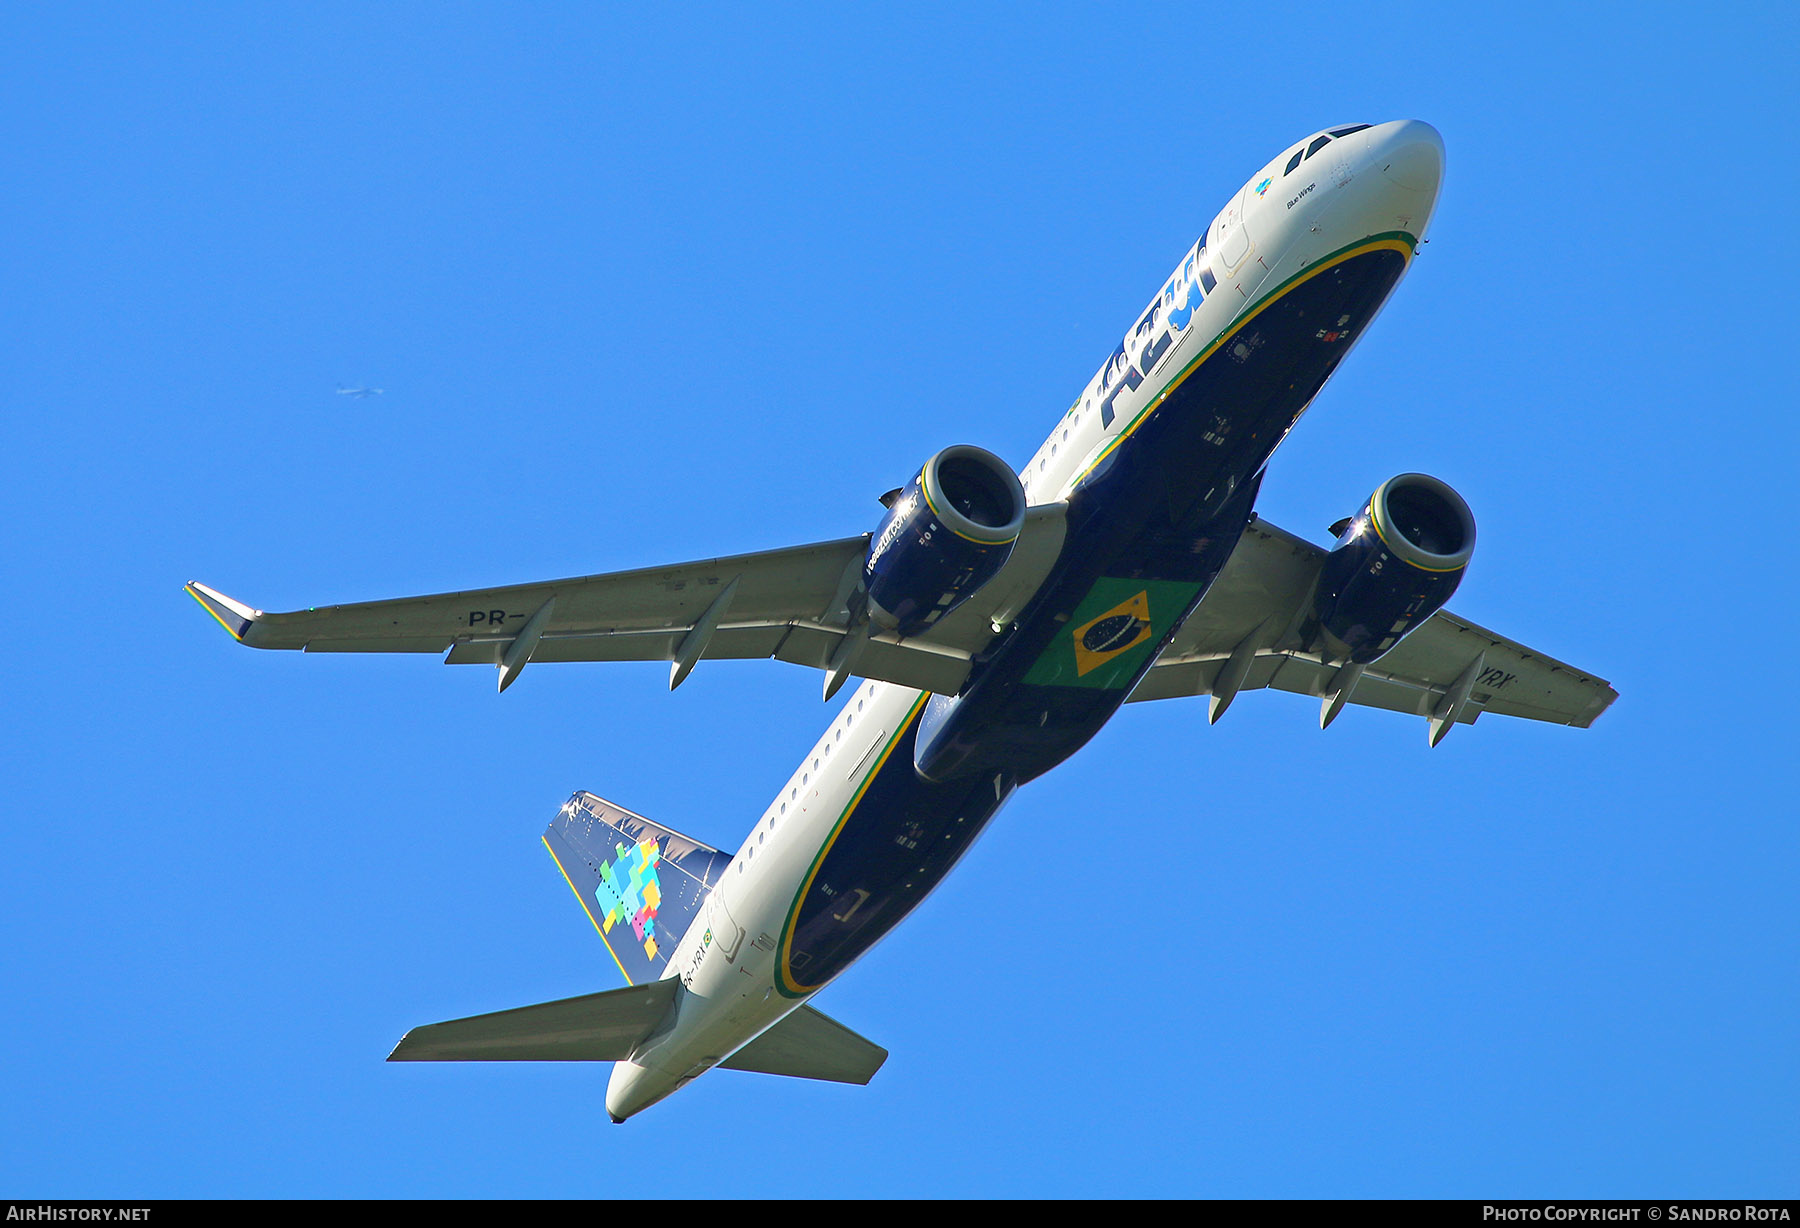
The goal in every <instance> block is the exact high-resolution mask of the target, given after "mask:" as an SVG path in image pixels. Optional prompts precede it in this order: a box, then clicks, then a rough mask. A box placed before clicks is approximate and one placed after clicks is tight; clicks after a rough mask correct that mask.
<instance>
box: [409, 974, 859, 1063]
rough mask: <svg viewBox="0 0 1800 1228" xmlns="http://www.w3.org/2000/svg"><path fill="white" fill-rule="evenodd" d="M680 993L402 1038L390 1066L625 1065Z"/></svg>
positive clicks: (659, 991)
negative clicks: (409, 1064)
mask: <svg viewBox="0 0 1800 1228" xmlns="http://www.w3.org/2000/svg"><path fill="white" fill-rule="evenodd" d="M679 987H680V982H679V981H677V980H675V979H674V978H670V979H669V980H666V981H652V982H651V983H650V984H648V985H632V986H629V987H627V988H625V989H610V990H608V991H606V992H605V993H590V994H583V995H582V996H581V997H579V998H563V999H562V1000H561V1001H558V1002H540V1003H538V1004H537V1005H536V1006H521V1007H519V1008H517V1009H516V1010H510V1011H495V1012H493V1013H492V1014H489V1015H471V1016H470V1017H469V1018H467V1019H452V1020H450V1021H449V1022H448V1023H430V1024H426V1025H425V1026H424V1027H422V1028H414V1029H413V1030H412V1031H410V1032H408V1033H407V1034H406V1035H405V1036H402V1037H401V1038H400V1043H399V1044H398V1045H395V1046H394V1051H393V1052H392V1053H390V1054H388V1061H390V1062H617V1061H622V1060H623V1059H625V1058H628V1057H630V1056H631V1051H632V1050H633V1049H635V1048H636V1047H637V1046H638V1044H639V1042H641V1041H642V1040H643V1039H644V1038H645V1037H646V1036H649V1035H650V1033H651V1032H653V1031H655V1030H656V1026H657V1024H659V1023H661V1022H662V1020H663V1016H664V1015H666V1014H668V1011H669V1006H670V1004H671V1003H672V1002H674V1001H675V993H676V990H677V989H678V988H679ZM863 1043H864V1044H867V1043H868V1042H867V1041H864V1042H863Z"/></svg>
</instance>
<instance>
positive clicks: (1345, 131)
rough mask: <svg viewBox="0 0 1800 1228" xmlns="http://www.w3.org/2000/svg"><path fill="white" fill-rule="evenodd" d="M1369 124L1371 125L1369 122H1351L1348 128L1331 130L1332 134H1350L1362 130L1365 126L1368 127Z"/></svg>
mask: <svg viewBox="0 0 1800 1228" xmlns="http://www.w3.org/2000/svg"><path fill="white" fill-rule="evenodd" d="M1368 126H1369V125H1367V124H1351V125H1350V126H1349V127H1348V128H1333V129H1332V130H1331V135H1332V136H1349V135H1350V134H1351V133H1352V132H1361V131H1362V130H1363V129H1364V128H1367V127H1368Z"/></svg>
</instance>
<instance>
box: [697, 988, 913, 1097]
mask: <svg viewBox="0 0 1800 1228" xmlns="http://www.w3.org/2000/svg"><path fill="white" fill-rule="evenodd" d="M887 1056H888V1051H887V1050H886V1049H883V1048H882V1047H881V1046H880V1045H878V1044H876V1043H875V1042H874V1041H872V1040H865V1039H863V1038H862V1037H861V1036H858V1035H857V1034H856V1033H855V1032H852V1031H851V1030H850V1029H849V1028H847V1027H845V1026H844V1025H843V1024H841V1023H839V1022H838V1021H837V1020H835V1019H833V1018H832V1017H831V1016H829V1015H825V1014H821V1013H820V1012H818V1011H816V1010H814V1009H813V1008H812V1007H810V1006H803V1007H801V1008H800V1009H799V1010H797V1011H794V1012H793V1013H792V1014H790V1015H788V1016H787V1018H785V1019H783V1020H782V1021H781V1022H780V1023H778V1024H776V1025H775V1026H774V1027H772V1028H770V1029H769V1030H768V1031H767V1032H764V1033H763V1034H762V1035H761V1036H758V1037H757V1038H756V1039H755V1040H753V1041H751V1042H750V1043H749V1044H747V1045H745V1046H744V1047H743V1048H742V1049H739V1050H738V1051H737V1052H736V1053H734V1054H732V1055H731V1056H730V1057H728V1058H726V1059H725V1060H724V1061H722V1062H720V1063H719V1069H721V1070H753V1071H756V1072H757V1073H759V1074H773V1075H787V1076H788V1077H790V1078H794V1079H824V1080H826V1081H828V1082H831V1083H867V1082H868V1081H869V1080H870V1079H872V1078H874V1077H875V1072H876V1071H877V1070H880V1069H881V1064H882V1063H883V1062H885V1061H887Z"/></svg>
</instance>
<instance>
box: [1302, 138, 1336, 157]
mask: <svg viewBox="0 0 1800 1228" xmlns="http://www.w3.org/2000/svg"><path fill="white" fill-rule="evenodd" d="M1329 144H1331V137H1330V135H1329V134H1327V135H1325V136H1321V137H1314V138H1313V143H1312V144H1311V145H1308V146H1307V147H1306V156H1307V157H1309V158H1310V157H1312V156H1313V155H1314V154H1316V153H1318V152H1319V151H1320V150H1321V149H1323V148H1325V147H1326V146H1327V145H1329Z"/></svg>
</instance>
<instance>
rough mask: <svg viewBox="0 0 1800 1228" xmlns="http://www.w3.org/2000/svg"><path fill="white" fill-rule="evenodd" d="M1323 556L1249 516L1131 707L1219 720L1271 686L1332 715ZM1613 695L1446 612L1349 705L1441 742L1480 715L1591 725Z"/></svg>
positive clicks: (1360, 684)
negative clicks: (1309, 636)
mask: <svg viewBox="0 0 1800 1228" xmlns="http://www.w3.org/2000/svg"><path fill="white" fill-rule="evenodd" d="M1325 554H1326V551H1325V550H1324V549H1323V548H1322V547H1320V546H1317V545H1314V544H1313V543H1311V542H1308V541H1305V540H1304V539H1302V538H1299V537H1296V536H1294V535H1293V534H1291V533H1288V532H1286V531H1285V530H1282V529H1279V528H1276V527H1275V526H1274V525H1272V524H1270V523H1268V522H1267V521H1265V520H1262V519H1261V518H1260V517H1259V518H1256V519H1253V520H1252V521H1251V522H1250V525H1249V527H1247V528H1246V529H1245V530H1244V535H1243V537H1242V538H1241V539H1240V540H1239V542H1238V545H1237V549H1236V550H1235V551H1234V552H1233V553H1232V556H1231V558H1230V560H1229V561H1228V562H1227V563H1226V565H1225V568H1224V570H1223V571H1221V572H1220V573H1219V577H1218V579H1217V580H1216V581H1214V583H1213V586H1212V588H1211V589H1210V590H1209V591H1208V592H1207V595H1206V598H1205V600H1204V601H1202V602H1201V603H1200V608H1199V609H1197V610H1195V611H1194V613H1193V615H1192V616H1191V617H1190V618H1189V619H1188V621H1187V622H1186V623H1185V624H1184V625H1183V626H1182V628H1181V630H1180V631H1179V632H1178V633H1177V634H1176V636H1175V639H1174V641H1173V642H1172V643H1170V645H1169V646H1168V648H1166V649H1164V650H1163V653H1162V655H1161V656H1160V657H1159V658H1158V659H1157V662H1156V665H1155V666H1154V667H1153V668H1152V669H1151V670H1150V672H1149V673H1148V674H1147V675H1146V676H1145V677H1144V680H1143V681H1142V682H1140V683H1139V684H1138V687H1137V689H1136V690H1135V691H1133V692H1132V694H1131V700H1132V701H1133V702H1136V701H1139V700H1148V699H1175V698H1181V697H1185V696H1195V695H1211V696H1213V697H1214V699H1213V716H1214V717H1215V719H1216V717H1217V716H1218V715H1219V714H1220V713H1221V712H1222V711H1223V709H1224V704H1228V703H1229V702H1230V699H1231V697H1232V696H1233V695H1235V694H1236V693H1237V692H1238V691H1245V690H1255V689H1258V688H1262V687H1273V688H1275V689H1276V690H1281V691H1292V692H1294V693H1295V694H1299V695H1311V696H1314V697H1317V698H1319V699H1321V700H1322V701H1324V702H1323V704H1322V706H1321V719H1322V720H1328V719H1329V718H1330V717H1331V716H1335V715H1336V706H1334V705H1333V703H1332V700H1333V696H1334V692H1335V690H1336V688H1337V686H1338V684H1339V683H1340V682H1341V681H1344V676H1343V674H1342V672H1341V671H1342V665H1341V663H1337V662H1328V661H1325V660H1323V659H1321V658H1320V656H1319V655H1318V654H1317V653H1312V652H1307V651H1305V650H1304V649H1303V646H1302V643H1301V639H1300V634H1299V632H1300V625H1301V623H1302V622H1303V621H1304V619H1305V616H1306V614H1307V611H1308V609H1309V607H1310V605H1311V602H1312V596H1313V585H1314V583H1315V581H1316V580H1317V578H1318V574H1319V566H1320V564H1321V563H1322V562H1323V561H1324V558H1325ZM1234 659H1235V662H1234ZM1234 663H1235V666H1236V668H1235V669H1234V668H1233V666H1234ZM1470 671H1473V672H1472V673H1471V672H1470ZM1234 674H1235V675H1238V676H1240V677H1241V681H1239V680H1237V678H1234ZM1234 681H1235V682H1236V685H1235V686H1234V685H1232V684H1233V682H1234ZM1459 684H1466V685H1459ZM1221 698H1222V699H1223V701H1224V702H1223V703H1221V702H1220V699H1221ZM1459 698H1460V702H1455V701H1457V700H1458V699H1459ZM1617 698H1618V692H1617V691H1615V690H1613V688H1612V687H1611V686H1610V685H1609V684H1608V683H1607V682H1606V681H1604V680H1603V679H1601V678H1597V677H1595V676H1594V675H1592V674H1590V673H1588V672H1587V671H1585V670H1580V669H1576V668H1575V667H1574V666H1571V665H1567V664H1565V663H1563V662H1561V661H1558V660H1556V659H1555V658H1554V657H1549V656H1546V655H1544V654H1543V653H1541V652H1537V651H1535V650H1533V649H1530V648H1527V647H1525V646H1524V645H1522V644H1519V643H1515V642H1514V641H1512V640H1509V639H1507V638H1506V637H1505V636H1502V635H1498V634H1496V633H1495V632H1492V631H1489V630H1488V629H1487V628H1485V627H1480V626H1477V625H1476V624H1474V623H1472V622H1469V621H1468V620H1467V619H1463V618H1459V617H1457V616H1456V615H1455V614H1452V613H1450V612H1449V611H1448V610H1440V611H1438V612H1437V613H1436V614H1434V615H1433V616H1432V617H1431V618H1430V619H1428V620H1427V621H1426V622H1424V623H1423V624H1421V625H1420V626H1419V627H1417V628H1416V629H1415V630H1414V631H1413V632H1412V633H1411V634H1410V635H1408V636H1406V637H1405V638H1404V639H1402V640H1401V641H1400V643H1399V644H1397V645H1396V646H1395V647H1394V648H1393V649H1392V650H1391V651H1390V652H1388V653H1387V654H1386V655H1385V656H1383V657H1382V658H1381V659H1380V660H1378V661H1376V662H1375V663H1374V664H1373V665H1370V666H1369V667H1368V668H1367V669H1366V670H1365V671H1363V672H1362V674H1361V675H1360V677H1357V678H1356V679H1355V681H1354V683H1353V685H1352V687H1351V690H1350V693H1349V695H1348V697H1347V701H1348V702H1349V703H1354V704H1361V705H1365V706H1368V707H1375V708H1387V709H1389V710H1390V711H1394V712H1407V713H1411V714H1413V715H1415V716H1423V717H1426V718H1427V719H1428V720H1433V721H1434V728H1433V734H1432V737H1433V741H1434V742H1435V741H1436V740H1437V739H1438V738H1441V737H1442V736H1443V727H1447V726H1448V725H1449V724H1451V723H1455V722H1460V723H1463V724H1469V723H1472V722H1473V721H1474V720H1475V719H1476V718H1477V717H1479V716H1480V715H1481V714H1482V713H1483V712H1495V713H1498V714H1500V715H1502V716H1519V717H1525V718H1527V719H1530V720H1538V721H1550V722H1552V723H1554V724H1558V725H1575V726H1578V727H1580V728H1584V729H1585V728H1586V727H1587V726H1589V725H1591V724H1593V722H1594V718H1595V717H1597V716H1599V715H1600V714H1601V713H1602V712H1604V711H1606V709H1607V707H1608V705H1610V704H1611V703H1612V701H1613V700H1615V699H1617ZM1436 722H1442V726H1443V727H1440V726H1439V725H1438V724H1436Z"/></svg>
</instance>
